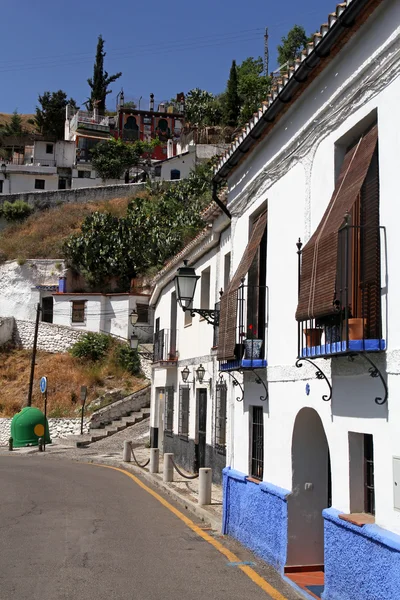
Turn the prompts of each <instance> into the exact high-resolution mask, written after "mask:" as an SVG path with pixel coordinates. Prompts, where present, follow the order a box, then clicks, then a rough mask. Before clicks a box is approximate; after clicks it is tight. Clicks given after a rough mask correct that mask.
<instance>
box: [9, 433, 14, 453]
mask: <svg viewBox="0 0 400 600" xmlns="http://www.w3.org/2000/svg"><path fill="white" fill-rule="evenodd" d="M8 449H9V451H10V452H12V451H13V449H14V440H13V439H12V437H10V439H9V440H8Z"/></svg>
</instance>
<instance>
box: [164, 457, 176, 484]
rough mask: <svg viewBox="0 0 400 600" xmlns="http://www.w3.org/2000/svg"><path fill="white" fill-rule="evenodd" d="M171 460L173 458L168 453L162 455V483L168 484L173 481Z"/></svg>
mask: <svg viewBox="0 0 400 600" xmlns="http://www.w3.org/2000/svg"><path fill="white" fill-rule="evenodd" d="M171 458H174V455H173V454H172V453H170V452H166V453H165V454H164V471H163V481H164V483H170V482H171V481H173V480H174V465H173V464H172V460H171Z"/></svg>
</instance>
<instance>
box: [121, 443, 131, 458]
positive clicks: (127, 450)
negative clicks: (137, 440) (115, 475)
mask: <svg viewBox="0 0 400 600" xmlns="http://www.w3.org/2000/svg"><path fill="white" fill-rule="evenodd" d="M131 457H132V450H131V442H128V441H127V440H125V442H124V452H123V455H122V460H123V461H124V462H131Z"/></svg>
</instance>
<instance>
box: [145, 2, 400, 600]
mask: <svg viewBox="0 0 400 600" xmlns="http://www.w3.org/2000/svg"><path fill="white" fill-rule="evenodd" d="M399 57H400V3H399V2H398V0H386V1H385V2H383V1H381V2H379V1H373V0H351V1H350V0H348V1H347V2H344V3H342V4H339V5H338V6H337V8H336V11H335V12H334V13H332V14H331V15H329V18H328V23H327V24H326V25H323V26H322V27H321V31H320V33H318V34H316V35H315V36H314V38H313V41H312V42H311V43H310V44H309V45H308V47H307V50H306V51H305V53H304V54H303V56H302V58H301V60H299V61H297V62H296V63H295V65H294V66H290V67H289V71H288V73H284V74H283V75H282V78H281V80H280V81H278V82H277V85H276V87H275V88H274V90H273V93H272V95H271V96H269V97H268V98H267V100H266V102H265V103H264V104H263V107H262V108H261V109H260V110H259V111H258V113H257V114H256V115H255V116H254V118H253V119H252V120H251V122H250V123H249V124H248V125H247V127H246V128H245V129H244V131H243V132H242V134H241V135H240V136H239V138H238V139H237V140H235V142H234V143H233V144H232V146H231V148H230V149H229V151H228V152H227V153H226V154H225V155H224V156H223V157H222V158H221V160H220V162H219V164H218V166H217V170H216V174H215V177H214V182H215V183H218V182H221V181H226V183H227V187H228V201H227V208H228V210H229V211H230V213H231V215H232V221H231V226H230V231H231V239H230V241H229V242H228V246H227V247H226V246H225V250H224V253H225V252H226V253H227V254H228V253H229V252H230V262H231V265H232V267H231V278H230V279H231V280H230V283H229V284H228V285H223V286H222V287H224V290H225V293H224V296H223V297H222V301H221V312H220V326H219V340H218V350H217V352H218V359H219V362H220V366H219V369H220V374H222V377H223V378H224V379H226V386H227V387H226V393H225V392H222V395H221V388H218V389H217V386H216V383H217V381H219V378H218V377H217V376H216V373H215V372H213V371H212V364H213V363H212V360H210V359H211V358H213V357H212V356H211V354H212V353H211V352H210V351H208V352H207V353H206V347H207V348H209V346H210V343H211V342H210V339H209V337H210V334H208V333H207V332H210V330H211V329H212V328H210V326H208V325H206V324H205V323H198V330H197V331H195V330H193V335H192V336H190V337H189V336H188V337H187V338H184V339H185V340H187V341H186V342H185V344H183V343H182V336H185V331H187V329H185V327H184V324H183V323H182V314H181V313H182V311H181V310H180V309H178V311H179V312H178V321H177V330H178V333H177V339H178V341H179V357H178V359H177V360H176V361H175V365H173V366H172V368H170V369H168V368H167V367H168V363H167V364H166V365H160V366H159V367H158V368H156V369H155V370H154V381H153V396H152V407H153V410H152V419H153V420H152V426H153V427H157V426H158V427H160V426H161V425H162V426H163V429H164V449H166V440H167V447H168V449H171V450H172V451H175V452H177V453H179V452H180V453H182V449H181V448H180V447H179V446H178V445H177V444H178V441H177V440H178V439H179V427H180V426H182V422H184V423H186V422H187V416H186V415H187V410H186V407H187V403H186V401H185V402H183V401H182V399H181V397H180V395H179V394H178V389H177V386H178V385H179V371H180V370H182V367H183V365H184V363H182V362H181V361H182V358H184V359H186V357H188V358H189V356H190V357H193V358H194V357H195V360H192V362H191V363H190V364H191V366H192V367H193V366H194V365H192V363H194V362H195V363H196V364H198V362H199V359H200V358H201V359H202V360H203V361H204V366H205V367H206V368H207V371H208V373H207V376H206V377H207V378H208V379H210V378H211V383H210V384H209V385H208V386H207V388H208V389H207V392H208V393H209V395H211V394H214V397H215V398H216V401H215V402H214V410H215V412H216V414H218V413H217V406H218V403H219V404H221V397H222V398H225V399H226V404H227V407H228V410H227V429H226V463H227V465H228V466H227V468H226V469H225V470H224V516H223V530H224V532H225V533H228V534H230V535H232V536H234V537H236V538H237V539H239V540H240V541H241V542H242V543H244V544H246V545H247V546H249V547H250V548H251V549H252V550H253V551H255V552H256V553H257V554H258V555H259V556H261V557H262V558H264V559H265V560H266V561H267V562H269V563H271V564H272V565H274V566H275V567H276V568H277V569H278V570H279V571H280V572H281V574H285V576H286V577H287V578H288V580H290V581H292V583H293V584H294V585H298V586H299V587H301V588H302V592H303V594H307V593H311V592H312V591H313V590H314V591H315V594H316V595H318V594H319V593H320V591H319V590H318V589H317V588H318V586H316V588H312V587H311V588H310V587H309V586H307V585H306V584H305V583H304V582H305V581H306V575H304V572H305V573H307V572H311V573H313V574H314V577H315V576H316V575H315V571H316V570H317V571H318V570H319V571H320V582H321V585H323V571H325V581H324V585H325V589H324V592H323V595H322V597H323V598H324V599H325V600H339V599H340V600H366V599H371V600H372V599H373V600H388V599H390V600H395V599H397V598H398V597H399V589H400V568H399V566H400V494H399V492H398V490H399V489H400V458H399V457H400V436H399V425H398V423H399V414H398V413H399V410H398V408H397V396H398V393H399V391H400V390H399V389H398V388H399V385H400V383H399V382H400V379H399V375H400V362H399V355H400V352H399V350H400V320H399V318H398V315H397V312H398V311H397V306H398V303H399V300H400V298H399V294H400V275H399V270H398V268H397V260H398V259H397V256H398V251H397V222H398V208H397V202H396V189H397V170H398V169H397V156H398V155H399V150H400V148H399V146H400V135H399V131H400V109H399V102H398V98H399V95H400V79H399V73H400V59H399ZM299 238H301V241H302V243H303V246H302V248H301V246H300V245H299V246H298V247H296V243H297V241H298V239H299ZM218 244H219V242H218ZM185 252H187V253H186V255H185V258H189V260H190V263H189V264H191V265H192V266H194V267H195V268H196V272H197V274H198V275H200V274H201V271H202V270H204V268H207V267H208V266H211V277H215V278H214V279H212V282H213V283H212V290H213V294H215V292H216V289H217V288H218V287H219V285H220V284H221V281H222V280H223V275H222V273H223V270H222V269H221V246H220V245H218V246H216V247H215V248H214V249H212V250H210V253H209V254H208V255H207V263H206V262H203V263H202V262H201V261H199V260H198V259H197V257H196V255H193V256H192V255H191V254H190V252H189V251H188V250H185ZM218 256H219V258H218ZM179 258H183V257H179ZM299 258H300V261H299ZM202 260H203V261H204V260H205V259H203V258H202ZM213 264H214V265H215V267H214V269H215V273H216V275H214V276H213V275H212V273H213V267H212V265H213ZM218 265H219V267H218ZM177 266H181V263H179V262H178V263H177ZM299 267H300V269H299ZM218 269H219V270H218ZM299 271H301V275H300V278H299ZM162 277H166V276H165V275H162ZM171 278H172V274H171ZM242 279H243V280H244V287H243V286H242V285H241V281H242ZM168 286H169V287H168ZM168 293H169V294H170V295H171V294H172V283H171V282H168V279H166V280H165V285H164V287H163V291H162V298H164V296H165V298H166V299H165V303H164V304H163V306H164V307H163V308H162V302H163V300H162V299H159V300H156V296H154V295H153V298H152V302H153V301H157V302H158V305H157V307H156V318H157V317H158V315H159V317H158V318H160V328H165V329H167V328H168V324H169V323H171V317H169V313H168V300H167V297H168ZM196 293H197V294H199V293H200V297H199V296H197V297H195V300H194V306H195V307H198V306H199V301H200V302H201V286H200V287H199V289H198V290H197V292H196ZM213 300H216V294H215V295H214V296H213ZM171 315H173V312H172V301H171ZM296 317H297V320H296ZM194 319H196V320H197V319H198V317H195V318H194ZM201 326H203V328H204V331H203V330H202V331H201V332H200V327H201ZM192 327H193V325H192ZM207 327H208V328H209V329H207ZM254 337H256V338H258V339H260V341H261V350H260V356H259V357H256V356H255V355H254V354H253V356H251V355H250V357H249V355H247V357H246V354H245V353H244V352H245V350H244V345H245V343H244V342H245V340H249V344H247V345H248V346H251V343H250V340H251V339H252V338H254ZM181 348H182V349H183V351H184V354H183V357H182V354H181ZM202 354H203V356H201V355H202ZM305 359H307V360H305ZM187 360H188V359H187ZM266 363H267V364H268V366H267V367H265V366H264V365H265V364H266ZM299 367H300V368H299ZM174 377H175V379H174ZM190 380H193V375H192V374H191V375H190ZM234 384H236V385H234ZM172 386H173V388H172ZM197 387H198V385H197V384H194V385H193V384H191V387H190V388H189V395H190V402H189V436H188V437H189V440H190V438H191V437H193V436H194V444H196V443H197V444H198V441H199V439H200V438H201V436H200V433H201V431H202V430H200V429H199V427H198V425H196V423H197V422H198V419H199V416H200V413H201V409H199V407H200V405H201V401H199V398H200V397H201V395H200V393H199V392H196V395H195V394H194V392H195V388H197ZM209 388H213V391H211V390H210V391H208V390H209ZM171 389H172V390H173V391H172V392H171V391H169V390H171ZM186 394H187V392H186ZM183 397H184V398H186V396H183ZM170 398H172V400H170ZM192 398H193V400H192ZM196 401H197V405H196ZM165 404H166V406H167V409H166V408H165ZM209 406H210V403H209V404H208V405H207V407H209ZM172 408H173V412H172V416H171V411H172ZM182 408H183V409H184V410H183V411H182ZM160 415H161V416H160ZM162 415H164V417H162ZM196 427H197V429H196ZM212 427H213V425H212V421H211V420H210V419H209V418H208V413H207V420H206V438H207V436H208V438H207V439H211V440H212V435H213V433H212ZM171 433H172V435H171ZM196 435H197V438H196ZM156 437H157V435H156V434H155V433H153V442H155V440H154V438H156ZM158 437H160V434H159V436H158ZM167 438H168V439H167ZM207 466H209V465H207ZM299 571H301V572H303V577H302V580H303V583H302V582H301V580H300V578H299V576H298V572H299ZM310 585H311V584H310ZM310 597H311V596H310ZM312 597H315V596H312Z"/></svg>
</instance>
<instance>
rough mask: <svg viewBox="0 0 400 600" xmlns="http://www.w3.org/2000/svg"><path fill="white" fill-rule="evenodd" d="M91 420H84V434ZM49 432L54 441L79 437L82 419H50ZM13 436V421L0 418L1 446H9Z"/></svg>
mask: <svg viewBox="0 0 400 600" xmlns="http://www.w3.org/2000/svg"><path fill="white" fill-rule="evenodd" d="M89 422H90V419H87V418H85V419H84V420H83V433H87V432H88V431H89ZM49 432H50V438H51V439H52V440H55V439H59V438H67V437H68V436H69V435H79V434H80V432H81V420H80V419H49ZM10 435H11V419H7V418H0V446H7V445H8V440H9V439H10Z"/></svg>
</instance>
